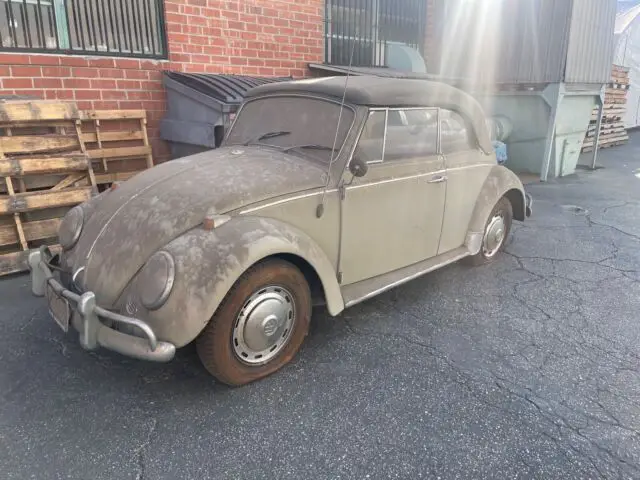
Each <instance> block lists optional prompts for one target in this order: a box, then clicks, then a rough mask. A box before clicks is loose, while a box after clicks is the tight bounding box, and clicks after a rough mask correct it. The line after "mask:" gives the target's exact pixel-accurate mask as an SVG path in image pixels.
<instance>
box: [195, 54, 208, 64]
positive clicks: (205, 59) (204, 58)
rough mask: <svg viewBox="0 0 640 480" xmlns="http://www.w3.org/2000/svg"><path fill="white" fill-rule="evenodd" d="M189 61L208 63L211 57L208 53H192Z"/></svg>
mask: <svg viewBox="0 0 640 480" xmlns="http://www.w3.org/2000/svg"><path fill="white" fill-rule="evenodd" d="M191 61H192V62H193V63H209V62H210V61H211V57H210V56H209V55H200V54H193V55H191Z"/></svg>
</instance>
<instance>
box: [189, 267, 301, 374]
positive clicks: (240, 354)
mask: <svg viewBox="0 0 640 480" xmlns="http://www.w3.org/2000/svg"><path fill="white" fill-rule="evenodd" d="M310 319H311V294H310V291H309V285H308V284H307V281H306V279H305V277H304V275H303V274H302V273H301V272H300V270H298V269H297V268H296V267H295V266H294V265H292V264H290V263H288V262H285V261H283V260H268V261H265V262H264V263H260V264H258V265H256V266H255V267H253V268H251V269H250V270H248V271H247V272H246V273H245V274H244V275H243V276H242V277H241V278H240V279H239V280H238V281H237V282H236V284H235V285H234V286H233V287H232V289H231V291H230V292H229V293H228V294H227V296H226V297H225V299H224V300H223V302H222V303H221V304H220V307H219V308H218V310H217V312H216V313H215V315H214V316H213V318H212V319H211V321H210V322H209V324H208V325H207V327H206V328H205V329H204V330H203V332H202V333H201V334H200V336H199V337H198V339H197V341H196V348H197V351H198V356H199V357H200V360H201V361H202V363H203V364H204V366H205V368H206V369H207V370H208V371H209V372H210V373H211V374H212V375H213V376H215V377H216V378H217V379H218V380H220V381H221V382H224V383H226V384H228V385H232V386H238V385H244V384H246V383H250V382H252V381H255V380H259V379H261V378H264V377H266V376H268V375H270V374H272V373H274V372H275V371H277V370H279V369H280V368H282V367H283V366H284V365H286V364H287V363H289V362H290V361H291V359H292V358H293V357H294V356H295V354H296V353H297V352H298V350H299V349H300V346H301V345H302V342H303V341H304V338H305V337H306V335H307V333H308V331H309V322H310Z"/></svg>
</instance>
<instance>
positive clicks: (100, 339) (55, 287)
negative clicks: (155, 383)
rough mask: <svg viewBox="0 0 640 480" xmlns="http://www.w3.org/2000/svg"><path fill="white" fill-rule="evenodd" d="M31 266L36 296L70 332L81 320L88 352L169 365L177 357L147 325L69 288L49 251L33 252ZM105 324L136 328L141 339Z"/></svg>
mask: <svg viewBox="0 0 640 480" xmlns="http://www.w3.org/2000/svg"><path fill="white" fill-rule="evenodd" d="M28 263H29V270H30V271H31V290H32V292H33V294H34V295H35V296H38V297H44V296H46V297H47V302H48V304H49V312H50V313H51V315H52V316H53V317H54V319H55V320H56V322H57V323H58V324H59V325H60V326H61V327H62V329H63V330H65V331H68V325H69V323H71V320H72V318H73V316H74V315H78V316H79V320H80V328H78V330H79V332H80V344H81V345H82V347H84V348H85V349H87V350H95V349H96V348H98V347H99V346H101V347H104V348H106V349H108V350H113V351H114V352H118V353H120V354H122V355H126V356H128V357H133V358H138V359H141V360H149V361H155V362H168V361H169V360H171V359H172V358H173V357H174V356H175V352H176V347H175V345H173V344H171V343H168V342H162V341H159V340H158V339H157V337H156V334H155V333H154V331H153V329H152V328H151V327H150V326H149V325H148V324H147V323H146V322H144V321H142V320H140V319H138V318H133V317H128V316H125V315H120V314H119V313H115V312H112V311H110V310H107V309H104V308H102V307H99V306H98V305H97V304H96V296H95V294H94V293H93V292H84V293H82V294H78V293H75V292H72V291H71V290H69V289H67V288H65V286H64V285H63V284H62V283H60V281H59V280H58V279H57V278H56V276H55V275H54V271H55V270H56V269H57V266H56V265H55V257H54V256H53V255H52V254H51V252H50V250H49V249H48V248H47V247H41V248H40V249H39V250H37V251H33V252H31V253H30V254H29V260H28ZM54 304H55V305H54ZM54 309H55V312H54ZM65 316H66V318H64V317H65ZM58 317H63V318H58ZM104 321H106V322H108V323H111V324H113V325H114V326H118V325H121V326H127V330H132V328H131V327H133V330H135V331H136V332H139V334H140V336H138V335H131V334H127V333H123V332H121V331H118V330H116V329H114V328H111V327H110V326H108V325H105V323H103V322H104Z"/></svg>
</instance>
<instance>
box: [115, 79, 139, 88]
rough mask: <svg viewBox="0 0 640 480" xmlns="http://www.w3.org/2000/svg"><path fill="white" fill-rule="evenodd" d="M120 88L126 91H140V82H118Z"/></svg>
mask: <svg viewBox="0 0 640 480" xmlns="http://www.w3.org/2000/svg"><path fill="white" fill-rule="evenodd" d="M118 88H120V89H124V90H131V89H136V90H140V82H139V81H138V80H118Z"/></svg>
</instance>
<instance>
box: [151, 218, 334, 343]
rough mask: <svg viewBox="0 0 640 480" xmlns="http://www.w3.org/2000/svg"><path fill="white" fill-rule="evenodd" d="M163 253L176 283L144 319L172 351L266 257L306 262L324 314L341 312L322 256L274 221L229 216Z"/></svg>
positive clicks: (189, 338)
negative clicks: (314, 275) (320, 290)
mask: <svg viewBox="0 0 640 480" xmlns="http://www.w3.org/2000/svg"><path fill="white" fill-rule="evenodd" d="M164 250H166V251H168V252H169V253H171V255H172V256H173V258H174V260H175V264H176V278H175V282H174V286H173V290H172V292H171V295H170V296H169V300H168V301H167V303H166V304H165V305H164V306H163V307H162V308H160V309H159V310H157V311H156V312H152V313H151V314H150V317H151V318H150V320H151V323H152V325H153V328H154V330H155V331H156V332H157V334H158V337H159V338H162V339H163V340H165V341H169V342H171V343H173V344H175V345H176V346H178V347H180V346H184V345H186V344H187V343H189V342H191V341H192V340H194V339H195V338H196V337H197V336H198V334H199V333H200V332H201V331H202V329H203V328H204V327H205V326H206V325H207V323H208V322H209V320H210V319H211V317H212V316H213V314H214V313H215V311H216V309H217V308H218V306H219V305H220V303H221V302H222V300H223V299H224V297H225V295H226V294H227V293H228V292H229V290H230V288H231V287H232V286H233V284H234V283H235V282H236V281H237V280H238V278H239V277H240V276H241V275H242V274H243V273H244V272H245V271H246V270H247V269H248V268H249V267H251V266H252V265H254V264H255V263H256V262H259V261H260V260H262V259H264V258H266V257H269V256H271V255H277V254H293V255H297V256H299V257H301V258H303V259H304V260H306V261H307V262H308V263H309V264H310V265H311V266H312V267H313V268H314V269H315V271H316V273H317V274H318V277H319V278H320V281H321V282H322V285H323V288H324V292H325V297H326V301H327V309H328V310H329V313H330V314H332V315H337V314H338V313H340V312H341V311H342V310H343V309H344V301H343V299H342V294H341V292H340V286H339V285H338V282H337V278H336V273H335V270H334V268H333V266H332V264H331V262H330V261H329V259H328V258H327V256H326V255H325V253H324V252H323V251H322V249H321V248H320V247H319V246H318V245H317V244H316V243H315V242H314V241H313V240H312V239H311V238H310V237H309V236H308V235H306V234H305V233H304V232H302V231H300V230H298V229H296V228H295V227H292V226H291V225H289V224H286V223H284V222H281V221H278V220H274V219H266V218H261V217H252V216H242V217H234V218H232V219H231V220H230V221H228V222H227V223H225V224H224V225H222V226H220V227H218V228H216V229H214V230H210V231H208V230H205V229H204V228H201V227H198V228H195V229H193V230H190V231H189V232H187V233H185V234H184V235H182V236H180V237H179V238H177V239H175V240H173V241H172V242H171V243H169V244H168V245H167V246H166V247H165V248H164Z"/></svg>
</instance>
